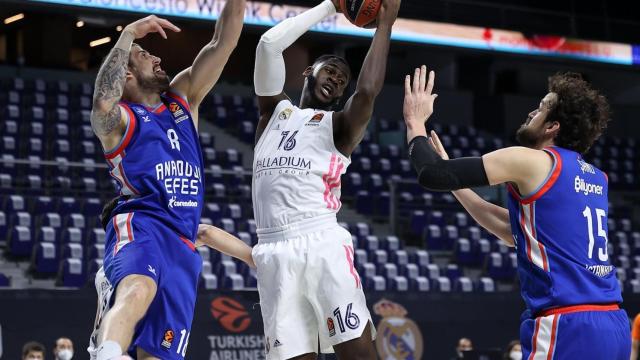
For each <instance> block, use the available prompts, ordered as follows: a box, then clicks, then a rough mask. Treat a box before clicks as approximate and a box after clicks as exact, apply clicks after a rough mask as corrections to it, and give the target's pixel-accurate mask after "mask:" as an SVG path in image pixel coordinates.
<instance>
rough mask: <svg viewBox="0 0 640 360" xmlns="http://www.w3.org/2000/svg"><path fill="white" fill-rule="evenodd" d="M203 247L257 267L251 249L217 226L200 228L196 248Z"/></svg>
mask: <svg viewBox="0 0 640 360" xmlns="http://www.w3.org/2000/svg"><path fill="white" fill-rule="evenodd" d="M201 245H206V246H208V247H210V248H212V249H215V250H218V251H220V252H221V253H223V254H226V255H229V256H233V257H234V258H236V259H240V260H242V261H244V262H245V263H247V265H249V266H251V267H252V268H255V267H256V264H255V263H254V262H253V258H252V257H251V247H250V246H249V245H247V244H245V243H244V242H243V241H242V240H240V239H238V238H237V237H235V236H233V235H231V234H229V233H228V232H226V231H224V230H222V229H219V228H217V227H215V226H211V225H207V224H200V225H199V226H198V238H197V241H196V246H201Z"/></svg>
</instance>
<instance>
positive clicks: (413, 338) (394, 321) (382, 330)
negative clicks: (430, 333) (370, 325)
mask: <svg viewBox="0 0 640 360" xmlns="http://www.w3.org/2000/svg"><path fill="white" fill-rule="evenodd" d="M373 312H374V313H376V314H377V315H379V316H381V317H382V320H380V323H378V326H377V327H378V338H377V339H376V348H377V350H378V356H380V359H383V360H399V359H402V360H414V359H421V358H422V350H423V349H422V345H423V344H422V333H421V332H420V329H419V328H418V326H417V325H416V323H415V322H413V320H411V319H409V318H407V317H406V315H407V310H406V309H405V308H404V307H403V306H402V305H400V304H397V303H394V302H392V301H389V300H387V299H381V300H380V301H378V302H377V303H376V304H375V305H374V306H373Z"/></svg>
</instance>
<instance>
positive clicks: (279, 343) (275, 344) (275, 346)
mask: <svg viewBox="0 0 640 360" xmlns="http://www.w3.org/2000/svg"><path fill="white" fill-rule="evenodd" d="M280 346H282V343H281V342H280V340H278V339H276V341H274V342H273V347H274V348H277V347H280Z"/></svg>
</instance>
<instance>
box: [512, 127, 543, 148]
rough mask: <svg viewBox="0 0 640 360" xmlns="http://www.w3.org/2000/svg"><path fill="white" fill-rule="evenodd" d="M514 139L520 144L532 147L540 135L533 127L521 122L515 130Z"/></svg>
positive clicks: (534, 146)
mask: <svg viewBox="0 0 640 360" xmlns="http://www.w3.org/2000/svg"><path fill="white" fill-rule="evenodd" d="M516 140H517V141H518V143H520V145H522V146H524V147H528V148H532V149H534V148H536V146H537V145H538V144H539V143H540V140H541V136H540V135H539V134H537V133H536V131H535V129H532V128H530V127H528V126H527V125H524V124H523V125H522V126H520V128H519V129H518V131H516Z"/></svg>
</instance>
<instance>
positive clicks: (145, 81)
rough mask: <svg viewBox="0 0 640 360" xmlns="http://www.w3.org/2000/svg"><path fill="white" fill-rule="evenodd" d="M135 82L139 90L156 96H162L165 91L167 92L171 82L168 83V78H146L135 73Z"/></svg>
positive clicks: (154, 76)
mask: <svg viewBox="0 0 640 360" xmlns="http://www.w3.org/2000/svg"><path fill="white" fill-rule="evenodd" d="M134 74H135V76H136V80H137V81H138V86H139V87H140V89H142V90H144V91H148V92H154V93H158V94H162V93H164V92H166V91H169V88H170V84H171V82H170V81H169V76H167V75H165V76H156V75H152V76H147V77H145V76H144V75H142V74H140V73H137V72H135V73H134Z"/></svg>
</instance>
